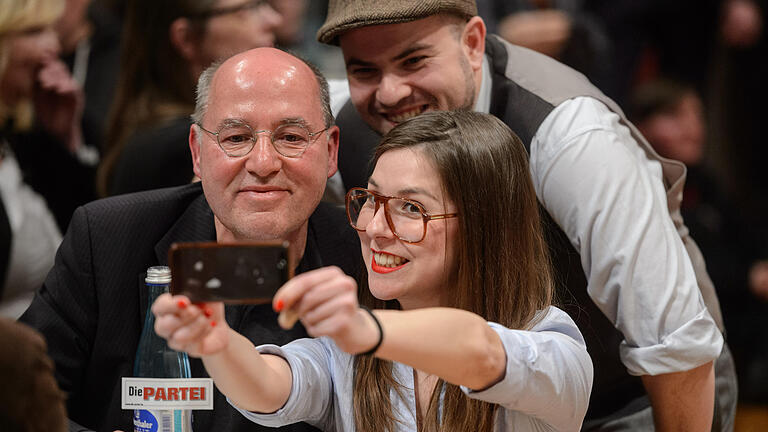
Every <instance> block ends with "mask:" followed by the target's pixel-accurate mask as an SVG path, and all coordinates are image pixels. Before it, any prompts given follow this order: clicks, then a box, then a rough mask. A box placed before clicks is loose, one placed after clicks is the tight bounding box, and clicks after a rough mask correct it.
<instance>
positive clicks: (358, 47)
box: [339, 16, 458, 62]
mask: <svg viewBox="0 0 768 432" xmlns="http://www.w3.org/2000/svg"><path fill="white" fill-rule="evenodd" d="M444 18H445V17H441V16H432V17H428V18H424V19H421V20H417V21H411V22H406V23H397V24H381V25H373V26H366V27H359V28H356V29H352V30H349V31H347V32H345V33H344V34H342V35H341V36H340V37H339V45H340V47H341V49H342V52H343V54H344V59H345V61H347V62H349V60H351V59H353V58H354V59H357V60H365V59H366V58H372V57H381V54H383V53H385V54H386V55H385V56H384V57H385V58H386V60H392V61H397V60H401V59H403V58H405V57H407V56H408V55H410V54H411V53H413V52H415V51H418V50H423V49H430V48H435V47H436V46H437V45H439V44H441V43H442V42H445V41H446V40H449V39H450V40H457V39H458V38H456V36H455V30H454V28H455V27H456V22H455V21H448V20H446V19H444Z"/></svg>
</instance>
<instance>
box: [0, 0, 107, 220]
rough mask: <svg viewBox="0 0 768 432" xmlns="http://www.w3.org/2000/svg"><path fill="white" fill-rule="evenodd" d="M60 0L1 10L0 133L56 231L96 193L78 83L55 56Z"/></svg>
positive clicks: (21, 3) (6, 6)
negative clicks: (0, 85)
mask: <svg viewBox="0 0 768 432" xmlns="http://www.w3.org/2000/svg"><path fill="white" fill-rule="evenodd" d="M64 6H65V3H64V1H63V0H55V1H31V0H30V1H18V0H13V1H8V2H3V8H2V10H0V16H2V18H0V19H1V20H2V27H3V28H2V29H0V33H2V38H3V45H4V47H3V50H4V51H5V54H4V56H5V57H6V59H7V60H5V61H4V63H3V65H2V68H3V72H2V73H3V81H4V84H3V87H4V90H3V93H2V95H0V103H2V105H3V108H1V109H0V125H2V135H3V138H4V140H5V141H6V142H7V143H8V145H9V147H10V148H11V149H12V150H13V153H14V157H15V159H16V160H17V161H18V166H19V168H20V169H21V173H22V176H23V179H24V182H25V183H27V184H28V185H29V186H31V187H32V189H34V190H35V191H36V192H37V193H39V194H40V195H42V196H43V198H45V201H46V203H47V205H48V208H49V209H50V211H51V212H52V213H53V216H54V218H55V220H56V223H57V225H58V228H59V230H60V231H63V230H64V229H66V227H67V225H68V224H69V220H70V218H71V217H72V212H73V211H74V209H75V208H76V207H77V206H79V205H81V204H84V203H86V202H88V201H91V200H92V199H93V198H94V197H95V189H94V175H95V168H94V167H93V165H92V164H91V163H89V161H88V160H87V157H86V155H85V153H84V152H83V150H84V149H85V148H86V146H85V145H84V140H83V133H82V127H81V119H82V113H83V94H82V90H81V89H80V87H79V86H78V84H77V82H76V81H75V80H74V79H73V78H72V76H71V74H70V73H69V71H68V69H67V66H66V65H65V64H64V63H63V62H61V61H60V60H59V59H58V56H59V53H60V44H59V40H58V37H57V34H56V32H55V31H54V25H55V23H56V22H57V19H58V17H59V16H60V14H61V13H62V10H63V9H64ZM53 11H56V12H55V13H54V12H53Z"/></svg>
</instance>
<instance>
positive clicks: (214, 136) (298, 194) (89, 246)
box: [21, 48, 360, 432]
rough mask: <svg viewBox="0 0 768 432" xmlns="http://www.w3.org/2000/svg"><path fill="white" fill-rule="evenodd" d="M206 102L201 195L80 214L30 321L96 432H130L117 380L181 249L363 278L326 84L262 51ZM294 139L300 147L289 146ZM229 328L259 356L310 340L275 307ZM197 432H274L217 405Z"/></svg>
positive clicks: (130, 200) (168, 195)
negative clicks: (268, 243) (150, 293)
mask: <svg viewBox="0 0 768 432" xmlns="http://www.w3.org/2000/svg"><path fill="white" fill-rule="evenodd" d="M198 93H199V94H198V106H197V107H196V110H195V114H194V115H193V120H194V124H193V125H192V126H191V127H190V132H189V147H190V151H191V152H192V160H193V169H194V171H195V174H196V175H197V176H198V177H200V179H201V182H199V183H197V184H193V185H187V186H182V187H178V188H171V189H161V190H157V191H149V192H142V193H138V194H132V195H124V196H119V197H114V198H109V199H106V200H101V201H96V202H93V203H90V204H88V205H86V206H84V207H81V208H79V209H78V210H77V211H76V212H75V214H74V216H73V219H72V223H71V225H70V227H69V230H68V232H67V234H66V236H65V238H64V241H63V243H62V245H61V247H60V249H59V251H58V254H57V257H56V263H55V265H54V268H53V270H52V271H51V272H50V274H49V275H48V278H47V280H46V281H45V284H44V285H43V287H42V288H41V290H40V291H39V292H38V293H37V295H36V297H35V300H34V301H33V303H32V305H31V306H30V308H29V309H28V310H27V312H26V313H25V314H24V316H23V317H22V318H21V320H22V321H24V322H26V323H28V324H30V325H31V326H33V327H35V328H36V329H37V330H39V331H40V332H42V333H43V335H44V336H45V337H46V338H47V340H48V344H49V347H50V348H49V352H50V355H51V357H52V358H53V360H54V362H55V364H56V378H57V380H58V382H59V385H60V386H61V388H62V389H63V390H64V391H65V392H67V393H69V400H68V411H69V417H70V419H71V421H73V422H75V423H77V424H79V425H83V426H85V427H86V428H91V429H95V430H100V431H101V430H109V431H112V430H115V429H122V430H125V431H128V430H133V424H132V415H133V413H132V411H123V410H121V409H120V382H121V381H120V378H121V377H129V376H132V373H133V362H134V356H135V353H136V347H137V345H138V342H139V335H140V332H141V328H142V322H143V318H144V314H145V312H146V309H147V294H146V292H145V291H144V287H143V283H142V282H141V281H143V277H142V275H143V272H145V271H146V269H147V268H148V267H150V266H154V265H165V264H167V263H166V259H167V254H168V248H169V246H170V245H171V243H173V242H183V241H219V242H233V241H248V240H267V239H286V240H289V241H290V242H291V243H292V245H293V246H294V253H295V254H296V256H295V258H296V261H295V262H298V263H299V264H298V267H297V268H296V273H301V272H304V271H308V270H311V269H315V268H318V267H322V266H328V265H336V266H339V267H340V268H341V269H342V270H344V272H345V273H347V274H350V275H355V272H356V269H357V262H358V259H359V257H360V246H359V242H358V241H357V237H356V236H355V234H354V231H353V230H352V229H351V228H350V227H349V225H348V224H347V222H346V219H345V216H344V214H343V212H342V211H341V210H339V209H336V208H333V207H330V206H327V205H325V204H320V199H321V197H322V195H323V191H324V189H325V182H326V180H327V178H328V177H329V176H331V175H333V174H334V173H335V172H336V153H337V149H338V137H339V132H338V128H337V127H336V126H334V124H333V122H334V120H333V116H332V114H331V111H330V107H329V101H328V90H327V84H326V82H325V80H324V79H323V78H322V76H321V75H320V74H319V73H318V72H317V70H316V69H314V68H313V67H311V66H309V65H308V64H306V63H305V62H303V61H302V60H300V59H298V58H296V57H293V56H291V55H289V54H287V53H285V52H282V51H279V50H276V49H272V48H257V49H254V50H251V51H246V52H244V53H241V54H238V55H236V56H234V57H231V58H230V59H228V60H227V61H225V62H224V63H222V64H220V65H214V66H212V67H211V68H210V69H208V70H207V71H206V72H204V73H203V74H202V75H201V78H200V82H199V86H198ZM234 133H237V134H238V137H239V139H236V140H235V139H231V138H230V137H232V136H233V134H234ZM285 133H290V134H291V135H290V136H291V139H290V140H283V139H281V137H284V136H285V135H284V134H285ZM243 138H246V139H243ZM247 138H250V139H247ZM226 319H227V322H228V324H229V325H230V326H231V327H233V328H235V329H236V330H237V331H238V332H240V333H242V334H243V335H245V336H246V337H248V338H249V339H250V340H251V341H253V342H254V343H255V344H265V343H274V344H278V345H282V344H284V343H286V342H288V341H290V340H293V339H295V338H299V337H304V336H306V332H305V330H304V328H303V327H301V326H297V327H295V328H294V329H293V330H291V331H283V330H281V329H280V328H279V327H278V325H277V316H276V315H275V313H274V312H273V311H272V310H271V307H270V306H269V305H263V306H254V305H247V306H227V310H226ZM190 363H191V369H192V376H193V377H206V376H207V375H206V373H205V370H204V368H203V366H202V363H201V362H200V361H199V360H198V359H190ZM193 429H194V430H195V432H203V431H223V430H227V431H245V430H248V431H255V430H267V428H263V429H262V428H261V427H259V426H255V425H253V424H252V423H251V422H249V421H248V420H247V419H245V418H244V417H243V416H242V415H240V414H239V413H237V412H236V411H235V410H234V409H233V408H231V407H230V405H229V404H227V403H226V401H225V399H224V396H223V395H221V393H219V392H218V391H216V394H215V399H214V410H213V411H195V413H194V416H193ZM268 430H274V429H268ZM281 430H288V431H307V430H314V429H313V428H311V427H310V426H308V425H305V424H296V425H292V426H289V427H286V428H282V429H281Z"/></svg>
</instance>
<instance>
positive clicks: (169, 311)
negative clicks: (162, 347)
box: [152, 293, 230, 357]
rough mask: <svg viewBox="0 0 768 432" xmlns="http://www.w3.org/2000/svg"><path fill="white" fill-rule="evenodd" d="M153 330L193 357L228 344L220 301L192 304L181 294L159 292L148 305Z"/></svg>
mask: <svg viewBox="0 0 768 432" xmlns="http://www.w3.org/2000/svg"><path fill="white" fill-rule="evenodd" d="M152 313H154V314H155V332H156V333H157V334H158V335H159V336H161V337H163V338H165V339H166V340H167V341H168V346H169V347H171V348H172V349H175V350H177V351H186V352H187V353H188V354H189V355H191V356H193V357H202V356H207V355H212V354H217V353H219V352H221V351H223V350H224V349H225V348H226V347H227V345H228V344H229V335H230V332H229V326H228V325H227V321H226V320H225V319H224V304H223V303H202V304H193V303H191V302H190V301H189V299H188V298H187V297H185V296H181V295H179V296H171V295H170V294H167V293H166V294H162V295H161V296H160V297H158V298H157V300H155V303H154V304H153V305H152Z"/></svg>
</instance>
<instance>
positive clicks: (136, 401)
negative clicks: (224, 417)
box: [122, 377, 213, 410]
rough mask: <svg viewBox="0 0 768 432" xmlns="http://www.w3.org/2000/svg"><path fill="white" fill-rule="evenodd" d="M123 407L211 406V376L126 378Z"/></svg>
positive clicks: (209, 407)
mask: <svg viewBox="0 0 768 432" xmlns="http://www.w3.org/2000/svg"><path fill="white" fill-rule="evenodd" d="M122 403H123V404H122V408H123V409H192V410H212V409H213V380H212V379H210V378H126V377H123V387H122Z"/></svg>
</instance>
